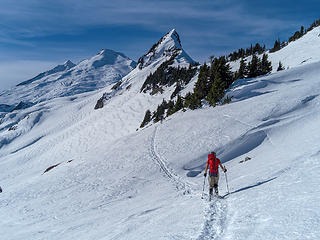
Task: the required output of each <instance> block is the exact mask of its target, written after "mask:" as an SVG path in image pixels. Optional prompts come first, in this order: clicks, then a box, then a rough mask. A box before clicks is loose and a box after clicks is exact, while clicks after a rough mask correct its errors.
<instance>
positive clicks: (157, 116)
mask: <svg viewBox="0 0 320 240" xmlns="http://www.w3.org/2000/svg"><path fill="white" fill-rule="evenodd" d="M164 112H165V106H164V105H163V104H160V105H158V107H157V111H155V112H154V114H153V122H159V121H160V120H161V119H162V118H163V114H164Z"/></svg>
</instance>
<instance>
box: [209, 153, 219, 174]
mask: <svg viewBox="0 0 320 240" xmlns="http://www.w3.org/2000/svg"><path fill="white" fill-rule="evenodd" d="M220 162H221V161H220V159H219V158H217V157H214V155H213V154H209V155H208V161H207V164H208V165H209V172H210V173H218V167H219V164H220Z"/></svg>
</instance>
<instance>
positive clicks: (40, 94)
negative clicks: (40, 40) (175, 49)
mask: <svg viewBox="0 0 320 240" xmlns="http://www.w3.org/2000/svg"><path fill="white" fill-rule="evenodd" d="M135 66H136V63H135V62H134V61H132V60H130V59H129V58H128V57H126V56H125V55H123V54H122V53H118V52H114V51H112V50H108V49H105V50H102V51H101V52H100V53H99V54H98V55H96V56H94V57H92V58H90V59H87V60H83V61H82V62H80V63H79V64H77V65H75V64H73V63H72V62H70V61H67V62H65V63H64V64H63V65H58V66H57V67H55V68H53V69H51V70H49V71H47V72H44V73H41V74H39V75H38V76H36V77H34V78H32V79H30V80H27V81H25V82H22V83H20V84H18V85H17V86H16V87H14V88H12V89H10V90H7V91H4V92H2V93H0V103H5V104H10V105H14V104H17V103H19V102H20V101H23V102H33V103H38V102H42V101H45V100H49V99H52V98H56V97H62V96H71V95H75V94H78V93H83V92H88V91H94V90H97V89H101V88H103V87H106V86H108V85H110V84H112V83H115V82H117V81H119V80H120V79H121V78H122V77H123V76H125V75H127V74H128V73H129V72H130V71H131V70H132V69H133V68H134V67H135Z"/></svg>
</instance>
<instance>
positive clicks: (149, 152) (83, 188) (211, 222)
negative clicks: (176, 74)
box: [0, 39, 320, 240]
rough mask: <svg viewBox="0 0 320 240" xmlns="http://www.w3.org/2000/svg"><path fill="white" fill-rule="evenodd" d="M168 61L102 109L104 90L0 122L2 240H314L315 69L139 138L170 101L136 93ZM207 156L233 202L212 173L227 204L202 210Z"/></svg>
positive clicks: (299, 70) (267, 80)
mask: <svg viewBox="0 0 320 240" xmlns="http://www.w3.org/2000/svg"><path fill="white" fill-rule="evenodd" d="M169 40H170V39H169ZM168 58H169V57H168ZM165 60H166V57H165V56H163V55H161V58H160V59H159V58H154V59H153V61H152V62H150V64H149V65H148V66H143V68H142V69H139V68H136V69H134V70H133V71H132V72H131V73H130V74H129V75H128V76H126V77H124V78H123V79H122V81H121V83H122V84H121V85H120V86H119V88H118V90H117V91H115V92H114V94H113V95H112V96H111V95H110V98H109V99H108V100H107V101H106V103H105V106H104V107H103V108H101V109H99V110H93V106H94V105H95V103H96V100H97V99H98V98H99V97H100V96H101V95H102V93H103V92H105V91H107V93H108V91H109V90H110V92H112V91H111V89H109V87H108V88H107V89H103V90H99V91H95V92H87V93H82V94H78V95H75V96H67V97H61V98H55V99H51V100H48V101H44V102H41V103H39V104H36V105H34V106H32V107H30V108H27V109H22V110H20V111H14V112H12V113H10V114H7V115H6V117H5V118H4V119H2V121H1V124H0V143H1V146H0V168H1V171H0V185H1V187H2V189H3V192H2V193H0V197H1V201H0V214H1V216H2V217H1V219H0V226H1V230H2V235H1V237H2V238H3V239H8V240H19V239H23V240H28V239H30V240H31V239H32V240H34V239H66V240H69V239H80V240H81V239H83V240H84V239H92V240H98V239H99V240H101V239H141V240H143V239H148V240H149V239H199V240H200V239H201V240H202V239H254V240H255V239H317V237H318V236H319V234H320V232H319V228H318V225H319V212H320V205H319V202H320V201H319V200H320V190H319V188H318V185H319V177H318V176H319V174H320V162H319V158H320V147H319V144H318V143H319V141H320V136H319V134H317V133H318V131H319V124H320V82H319V76H320V62H315V63H312V64H305V65H303V66H298V67H295V68H291V69H289V70H284V71H281V72H278V73H273V74H271V75H268V76H265V77H260V78H256V79H249V80H240V81H237V82H235V83H234V85H233V86H232V87H231V88H230V90H229V92H228V94H229V95H232V96H233V101H232V102H231V103H230V104H227V105H223V106H217V107H215V108H204V109H198V110H195V111H187V112H179V113H177V114H175V115H173V116H171V117H169V118H167V119H165V120H164V121H163V123H162V124H160V123H157V124H153V125H151V126H149V127H147V128H145V129H143V130H138V131H136V128H138V126H139V125H140V122H141V120H142V117H143V113H144V111H145V109H146V108H151V107H152V106H153V107H155V106H156V104H158V103H159V101H161V100H162V98H164V97H166V96H167V95H166V94H169V93H170V89H166V91H165V92H164V95H162V94H157V95H154V96H151V95H150V94H148V93H143V92H142V93H141V92H140V88H141V85H142V84H143V82H144V80H145V77H146V76H148V74H150V72H152V71H154V70H155V69H156V68H157V66H159V65H160V64H161V62H163V61H165ZM128 86H131V87H128ZM167 90H168V91H167ZM168 96H169V95H168ZM9 128H11V130H10V131H8V129H9ZM212 150H216V151H217V152H218V156H219V157H220V158H221V160H222V161H223V162H224V164H225V165H226V167H227V169H228V172H227V174H228V175H227V177H228V181H229V187H230V192H231V194H230V195H226V192H227V191H226V184H225V183H226V182H225V180H226V179H225V175H224V174H221V176H220V184H219V191H220V195H222V196H224V198H223V199H214V201H212V202H211V203H208V202H207V201H206V200H202V199H201V195H202V186H203V180H204V179H203V175H202V174H203V169H204V167H205V161H206V158H207V154H208V152H209V151H212ZM246 156H249V157H251V160H249V161H243V160H244V158H245V157H246ZM54 166H55V167H54ZM46 170H47V172H45V171H46ZM44 172H45V173H44ZM207 188H208V185H207V184H206V187H205V189H206V192H207Z"/></svg>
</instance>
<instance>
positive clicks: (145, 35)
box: [0, 0, 320, 89]
mask: <svg viewBox="0 0 320 240" xmlns="http://www.w3.org/2000/svg"><path fill="white" fill-rule="evenodd" d="M319 7H320V3H318V1H317V0H305V1H303V2H301V1H293V0H283V1H276V0H269V1H256V0H250V1H249V0H243V1H239V0H174V1H173V0H172V1H169V0H161V1H159V0H158V1H154V0H135V1H132V0H131V1H130V0H117V1H107V0H86V1H84V0H55V1H51V0H50V1H49V0H19V1H18V0H1V8H0V89H4V88H8V87H11V86H13V85H14V84H16V83H18V82H21V81H23V80H26V79H28V78H30V77H32V76H34V75H35V74H37V73H39V72H41V71H44V70H47V69H49V68H51V67H54V66H55V65H56V64H59V63H63V62H64V61H66V60H68V59H70V60H71V61H73V62H75V63H77V62H78V61H80V60H82V59H84V58H88V57H91V56H93V55H95V54H96V53H98V52H99V51H100V50H101V49H102V48H109V49H113V50H116V51H120V52H122V53H124V54H125V55H127V56H128V57H130V58H132V59H134V60H137V59H138V58H139V57H140V56H141V55H143V54H144V53H145V52H146V51H147V50H148V49H149V48H150V47H151V46H152V44H153V43H154V42H156V41H158V39H159V38H160V37H161V36H162V35H164V34H165V33H166V32H168V31H170V30H171V29H172V28H175V29H176V30H177V32H178V33H179V34H180V38H181V40H182V45H183V47H184V49H185V50H186V51H187V52H188V53H189V55H190V56H191V57H192V58H194V59H195V60H197V61H200V62H203V61H206V60H207V59H208V57H209V56H210V55H216V56H218V55H222V54H227V53H229V52H231V51H233V50H236V49H238V48H240V47H247V46H249V45H250V43H256V42H259V43H265V44H266V45H267V47H271V46H272V45H273V42H274V40H275V39H277V38H278V37H280V39H283V40H286V39H287V38H288V37H289V35H291V34H292V33H293V32H294V31H296V30H298V29H299V28H300V25H304V26H308V25H310V24H311V23H312V22H313V21H314V20H316V19H318V18H319V17H320V16H319V13H318V11H319Z"/></svg>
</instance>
